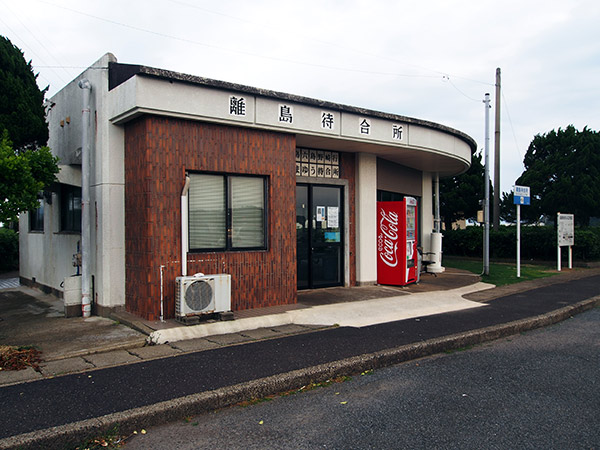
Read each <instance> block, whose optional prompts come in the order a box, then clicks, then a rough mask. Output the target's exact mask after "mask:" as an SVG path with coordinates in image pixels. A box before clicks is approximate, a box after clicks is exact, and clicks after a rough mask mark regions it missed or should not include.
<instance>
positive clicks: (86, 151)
mask: <svg viewBox="0 0 600 450" xmlns="http://www.w3.org/2000/svg"><path fill="white" fill-rule="evenodd" d="M79 87H80V88H81V89H83V107H82V109H81V119H82V120H81V123H82V125H81V129H82V132H81V313H82V316H83V317H90V315H91V314H92V301H91V297H90V211H89V209H90V149H91V145H90V139H89V126H90V95H91V92H92V85H91V84H90V82H89V80H87V79H85V78H84V79H83V80H81V81H79Z"/></svg>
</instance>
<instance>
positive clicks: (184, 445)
mask: <svg viewBox="0 0 600 450" xmlns="http://www.w3.org/2000/svg"><path fill="white" fill-rule="evenodd" d="M126 448H127V450H136V449H144V450H151V449H164V448H170V449H214V448H227V449H265V448H270V449H314V448H328V449H371V448H373V449H382V448H398V449H400V448H407V449H432V448H437V449H454V448H460V449H482V448H485V449H507V448H510V449H530V448H531V449H540V448H544V449H566V448H568V449H597V448H600V308H596V309H593V310H591V311H588V312H586V313H583V314H580V315H578V316H576V317H575V318H573V319H569V320H567V321H565V322H562V323H560V324H557V325H554V326H551V327H548V328H545V329H540V330H536V331H533V332H529V333H526V334H523V335H517V336H514V337H511V338H507V339H503V340H499V341H495V342H492V343H489V344H486V345H483V346H479V347H476V348H474V349H469V350H466V351H461V352H455V353H452V354H448V355H442V356H435V357H429V358H425V359H421V360H417V361H412V362H408V363H404V364H401V365H397V366H394V367H390V368H386V369H381V370H378V371H375V372H374V373H373V374H366V375H362V376H360V375H359V376H356V377H354V378H353V379H352V380H351V381H347V382H343V383H336V384H333V385H331V386H328V387H325V388H319V389H315V390H312V391H308V392H304V393H301V394H295V395H291V396H287V397H277V398H275V399H274V400H272V401H269V402H264V403H259V404H255V405H253V406H248V407H232V408H228V409H224V410H221V411H217V412H215V413H210V414H204V415H201V416H197V417H193V418H190V419H189V421H182V422H180V423H176V424H171V425H164V426H160V427H155V428H152V429H149V430H147V434H145V435H141V434H138V435H137V436H135V437H133V438H132V439H130V440H129V443H128V444H127V446H126Z"/></svg>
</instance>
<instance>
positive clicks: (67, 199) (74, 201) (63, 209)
mask: <svg viewBox="0 0 600 450" xmlns="http://www.w3.org/2000/svg"><path fill="white" fill-rule="evenodd" d="M60 231H67V232H81V188H80V187H77V186H71V185H68V184H62V185H61V186H60Z"/></svg>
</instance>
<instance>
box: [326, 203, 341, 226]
mask: <svg viewBox="0 0 600 450" xmlns="http://www.w3.org/2000/svg"><path fill="white" fill-rule="evenodd" d="M339 216H340V212H339V208H338V207H337V206H328V207H327V227H328V228H337V227H339V226H340V224H339V222H340V221H339Z"/></svg>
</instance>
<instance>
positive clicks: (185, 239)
mask: <svg viewBox="0 0 600 450" xmlns="http://www.w3.org/2000/svg"><path fill="white" fill-rule="evenodd" d="M189 189H190V177H188V176H186V177H185V184H184V185H183V191H181V276H184V277H185V276H187V251H188V247H189V231H188V202H187V199H188V191H189Z"/></svg>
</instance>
